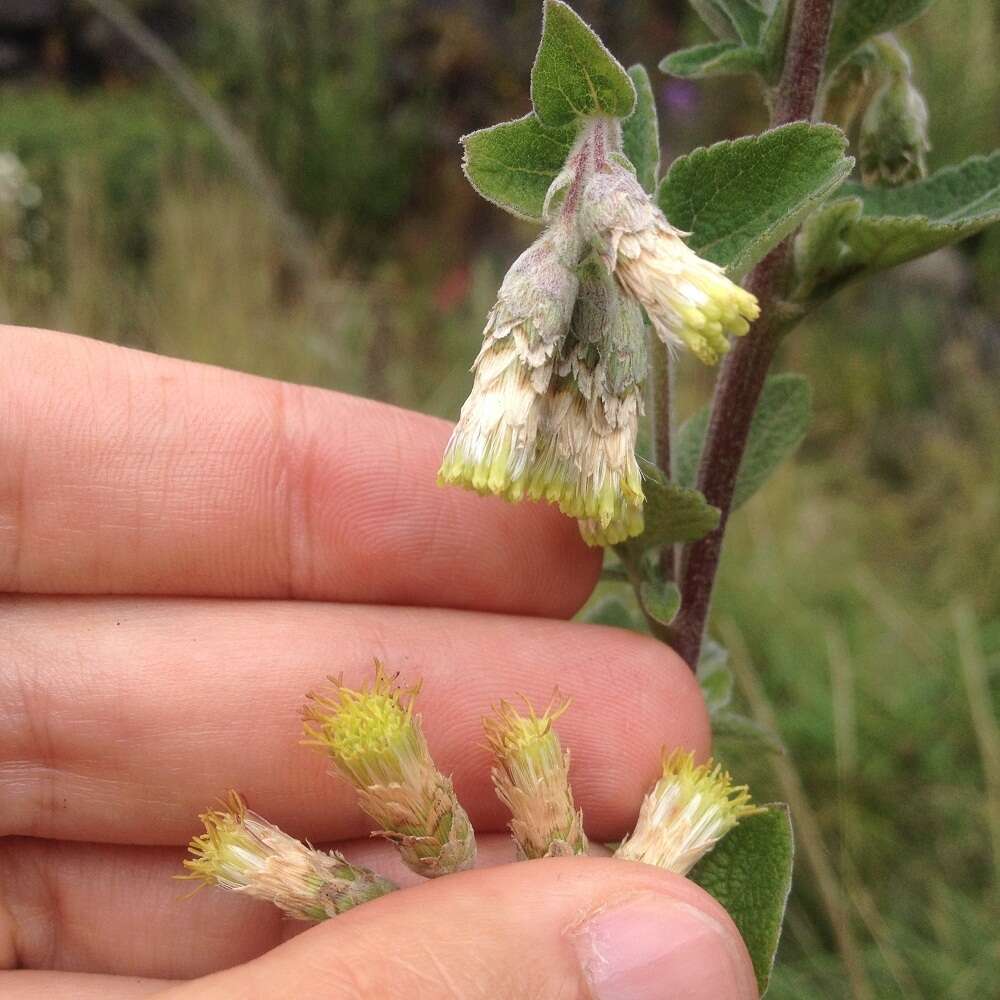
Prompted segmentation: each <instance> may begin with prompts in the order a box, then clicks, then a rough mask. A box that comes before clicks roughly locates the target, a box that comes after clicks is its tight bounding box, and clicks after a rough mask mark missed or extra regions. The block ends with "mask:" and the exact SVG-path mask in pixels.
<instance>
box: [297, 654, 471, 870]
mask: <svg viewBox="0 0 1000 1000" xmlns="http://www.w3.org/2000/svg"><path fill="white" fill-rule="evenodd" d="M334 685H335V686H334V691H333V694H332V695H320V694H311V695H310V696H309V704H308V706H307V707H306V710H305V715H306V723H305V735H306V742H307V743H308V744H310V745H312V746H316V747H319V748H320V749H322V750H324V751H326V753H327V754H328V755H329V757H330V759H331V760H332V761H333V763H334V765H335V766H336V768H337V770H338V771H339V772H340V773H341V774H342V775H343V776H344V777H345V778H347V779H348V780H349V781H350V782H351V783H352V784H353V785H354V787H355V789H356V790H357V794H358V804H359V805H360V806H361V808H362V809H363V810H364V812H366V813H367V814H368V815H369V816H370V817H371V818H372V819H373V820H374V821H375V822H376V823H377V824H378V826H379V828H380V829H379V830H378V833H379V834H381V835H382V836H383V837H385V838H386V839H388V840H391V841H392V842H393V843H394V844H395V845H396V846H397V847H398V848H399V853H400V857H401V858H402V860H403V862H404V863H405V864H406V866H407V867H408V868H410V869H411V870H412V871H414V872H416V873H417V874H418V875H422V876H423V877H424V878H436V877H438V876H439V875H448V874H450V873H451V872H456V871H462V870H463V869H465V868H471V867H472V865H473V863H474V862H475V860H476V839H475V835H474V833H473V830H472V824H471V823H470V822H469V817H468V815H467V814H466V812H465V810H464V809H463V808H462V806H461V805H460V804H459V801H458V799H457V798H456V796H455V790H454V788H453V787H452V783H451V779H450V778H447V777H445V776H444V775H443V774H442V773H441V772H440V771H439V770H438V769H437V768H436V767H435V766H434V761H433V760H432V759H431V755H430V751H429V750H428V749H427V741H426V740H425V739H424V734H423V731H422V729H421V726H420V716H419V715H414V714H413V699H414V697H415V696H416V694H417V689H416V688H413V689H409V690H403V689H401V688H400V687H399V686H398V685H397V684H396V683H395V682H394V680H393V679H392V678H390V677H386V675H385V672H384V671H383V670H382V667H381V665H380V664H378V663H376V670H375V680H374V682H373V683H372V685H371V686H370V687H367V686H366V687H363V688H362V689H361V690H359V691H353V690H351V689H350V688H348V687H345V686H344V684H343V683H342V682H340V681H334Z"/></svg>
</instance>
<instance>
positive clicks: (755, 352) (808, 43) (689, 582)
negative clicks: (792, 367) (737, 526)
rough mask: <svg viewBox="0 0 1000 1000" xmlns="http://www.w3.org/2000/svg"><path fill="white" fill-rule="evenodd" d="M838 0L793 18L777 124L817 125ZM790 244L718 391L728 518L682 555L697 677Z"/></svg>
mask: <svg viewBox="0 0 1000 1000" xmlns="http://www.w3.org/2000/svg"><path fill="white" fill-rule="evenodd" d="M832 8H833V0H798V2H797V3H796V4H795V10H794V12H793V14H792V23H791V27H790V28H789V36H788V45H787V47H786V50H785V51H786V55H785V66H784V69H783V70H782V74H781V80H780V81H779V83H778V87H777V90H776V93H775V97H774V107H773V111H772V114H771V125H772V126H773V127H774V126H778V125H787V124H788V123H789V122H793V121H800V120H803V119H805V120H808V119H811V118H812V116H813V113H814V110H815V106H816V96H817V93H818V90H819V85H820V80H821V79H822V76H823V66H824V63H825V62H826V46H827V39H828V37H829V34H830V17H831V12H832ZM790 246H791V238H790V237H789V239H787V240H785V241H784V242H783V243H781V244H779V245H778V246H777V247H775V248H774V249H773V250H772V251H771V252H770V253H769V254H768V255H767V256H766V257H765V258H764V259H763V260H762V261H760V263H758V264H757V266H756V267H755V268H754V269H753V271H752V272H751V273H750V276H749V278H748V279H747V282H746V286H747V288H748V289H749V290H750V291H752V292H753V293H754V295H756V296H757V300H758V302H759V303H760V307H761V318H760V319H759V320H757V322H756V323H754V325H753V329H752V330H751V331H750V333H749V334H747V336H746V337H744V338H742V339H741V340H739V341H738V342H737V344H736V346H735V347H734V348H733V350H732V352H731V353H730V355H729V356H728V358H727V359H726V362H725V364H724V365H723V367H722V371H721V372H720V374H719V378H718V381H717V382H716V385H715V396H714V399H713V402H712V416H711V419H710V421H709V426H708V433H707V435H706V441H705V447H704V450H703V451H702V455H701V465H700V466H699V469H698V488H699V489H700V490H701V491H702V493H704V494H705V497H706V498H707V500H708V502H709V503H711V504H714V505H715V506H716V507H718V508H719V510H720V511H721V512H722V517H721V519H720V521H719V527H718V528H716V530H715V531H713V532H712V533H711V534H710V535H707V536H706V537H705V538H703V539H701V540H700V541H697V542H694V543H692V544H691V545H690V546H689V547H688V548H687V550H686V551H685V553H684V559H683V565H682V568H681V595H682V604H681V612H680V614H679V615H678V617H677V620H676V621H675V622H674V624H673V626H672V628H671V633H672V638H673V640H674V641H673V645H674V648H675V649H676V650H677V652H678V653H679V654H680V655H681V657H682V658H683V659H684V660H685V661H686V662H687V663H688V664H689V665H690V666H691V668H692V670H693V669H694V668H695V666H696V665H697V663H698V656H699V654H700V652H701V642H702V637H703V635H704V632H705V622H706V620H707V618H708V610H709V606H710V604H711V600H712V589H713V587H714V585H715V577H716V573H717V572H718V569H719V558H720V556H721V554H722V540H723V537H724V535H725V530H726V522H727V521H728V518H729V511H730V508H731V507H732V501H733V490H734V489H735V486H736V476H737V473H738V472H739V468H740V463H741V462H742V460H743V452H744V451H745V449H746V444H747V437H748V435H749V433H750V422H751V420H752V419H753V414H754V410H756V408H757V403H758V402H759V400H760V394H761V391H762V390H763V388H764V379H765V377H766V376H767V370H768V368H770V366H771V361H772V360H773V359H774V352H775V350H776V348H777V345H778V341H779V339H780V336H779V335H780V332H781V330H780V328H781V322H780V321H779V319H778V317H777V311H776V306H777V303H778V300H779V298H780V297H781V295H782V293H783V291H784V283H785V279H786V277H787V265H788V257H789V249H790Z"/></svg>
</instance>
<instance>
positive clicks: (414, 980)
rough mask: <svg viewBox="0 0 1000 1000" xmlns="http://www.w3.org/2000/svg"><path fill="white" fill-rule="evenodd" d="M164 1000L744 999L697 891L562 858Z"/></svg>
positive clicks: (361, 920) (712, 912) (458, 879)
mask: <svg viewBox="0 0 1000 1000" xmlns="http://www.w3.org/2000/svg"><path fill="white" fill-rule="evenodd" d="M164 996H165V997H166V996H169V997H171V998H172V1000H217V998H218V1000H222V998H227V1000H231V998H233V997H240V998H246V1000H253V998H257V997H260V998H264V997H267V998H269V1000H270V998H274V1000H282V998H289V1000H290V998H293V997H294V998H298V997H303V996H323V997H329V998H330V1000H339V998H341V997H343V998H351V1000H359V998H369V997H370V998H378V1000H383V998H386V997H407V998H412V1000H425V998H426V1000H430V998H437V997H448V998H452V1000H454V998H457V997H490V998H491V1000H523V998H524V997H533V998H537V1000H547V998H553V1000H555V998H559V1000H569V998H574V997H581V998H582V997H593V998H596V1000H647V998H648V1000H653V998H656V1000H671V998H677V1000H681V998H683V1000H751V998H756V997H757V988H756V985H755V981H754V975H753V970H752V968H751V965H750V959H749V957H748V955H747V952H746V948H745V947H744V945H743V942H742V940H741V938H740V936H739V933H738V932H737V930H736V928H735V927H734V926H733V924H732V922H731V921H730V920H729V917H728V916H727V915H726V913H725V911H724V910H723V909H722V908H721V907H720V906H719V905H718V904H717V903H716V902H715V901H714V900H713V899H712V898H711V897H710V896H708V895H707V894H706V893H705V892H703V891H702V890H701V889H699V888H698V886H696V885H695V884H694V883H692V882H689V881H687V880H686V879H683V878H680V877H679V876H676V875H671V874H669V873H667V872H664V871H660V870H659V869H657V868H653V867H651V866H649V865H641V864H633V863H630V862H625V861H619V860H613V859H608V858H561V859H552V860H543V861H531V862H527V863H521V864H516V865H506V866H503V867H497V868H484V869H479V870H476V871H470V872H464V873H462V874H460V875H453V876H449V877H448V878H443V879H438V880H436V881H433V882H427V883H424V884H422V885H419V886H416V887H414V888H412V889H405V890H402V891H400V892H395V893H392V894H390V895H388V896H385V897H383V898H381V899H378V900H375V901H374V902H371V903H366V904H365V905H364V906H361V907H359V908H358V909H355V910H350V911H348V912H347V913H345V914H343V915H341V916H339V917H335V918H334V919H333V920H330V921H328V922H327V923H324V924H321V925H320V926H318V927H315V928H312V929H311V930H309V931H307V932H306V933H304V934H300V935H299V936H297V937H295V938H293V939H292V940H291V941H288V942H286V943H285V944H283V945H281V946H280V947H278V948H276V949H274V950H273V951H271V952H269V953H268V954H266V955H264V956H262V957H261V958H258V959H256V960H254V961H252V962H249V963H248V964H246V965H243V966H239V967H238V968H235V969H230V970H228V971H226V972H221V973H217V974H215V975H213V976H209V977H207V978H205V979H201V980H196V981H195V982H192V983H188V984H185V985H183V986H179V987H177V988H175V989H173V990H171V991H169V993H168V994H166V995H164Z"/></svg>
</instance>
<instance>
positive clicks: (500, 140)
mask: <svg viewBox="0 0 1000 1000" xmlns="http://www.w3.org/2000/svg"><path fill="white" fill-rule="evenodd" d="M575 133H576V130H575V128H564V129H553V128H547V127H546V126H545V125H543V124H542V123H541V122H540V121H539V120H538V119H537V118H536V117H535V115H533V114H527V115H525V116H524V117H523V118H518V119H517V120H516V121H512V122H502V123H501V124H499V125H493V126H491V127H490V128H484V129H480V130H479V131H478V132H470V133H469V134H468V135H465V136H462V145H463V146H464V147H465V156H464V157H463V159H462V169H463V170H464V171H465V176H466V177H467V178H468V179H469V183H470V184H471V185H472V186H473V187H474V188H475V189H476V190H477V191H478V192H479V193H480V194H481V195H482V196H483V197H484V198H485V199H486V200H487V201H491V202H493V204H494V205H498V206H499V207H500V208H503V209H506V210H507V211H508V212H510V213H511V214H513V215H516V216H517V217H518V218H521V219H529V220H531V221H532V222H540V221H541V220H542V206H543V205H544V203H545V195H546V192H547V191H548V190H549V187H550V186H551V184H552V182H553V181H554V180H555V179H556V175H557V174H558V173H559V172H560V170H562V167H563V164H564V163H565V162H566V157H567V156H568V155H569V150H570V147H571V146H572V144H573V139H574V138H575Z"/></svg>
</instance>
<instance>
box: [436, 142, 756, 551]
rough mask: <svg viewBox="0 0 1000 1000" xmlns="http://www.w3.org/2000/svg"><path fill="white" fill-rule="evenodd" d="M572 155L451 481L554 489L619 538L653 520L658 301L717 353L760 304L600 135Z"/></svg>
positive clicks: (461, 441)
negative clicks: (649, 484)
mask: <svg viewBox="0 0 1000 1000" xmlns="http://www.w3.org/2000/svg"><path fill="white" fill-rule="evenodd" d="M602 127H606V123H605V125H604V126H602ZM602 134H603V133H602ZM585 135H586V134H585ZM605 138H606V137H605ZM601 148H602V149H603V148H604V145H603V144H602V146H601ZM567 164H572V165H573V166H572V168H571V167H570V166H567V168H566V169H564V170H563V172H562V173H561V174H560V176H559V178H558V179H557V181H556V184H555V185H554V187H556V186H558V187H559V191H558V192H557V194H558V195H559V198H555V197H553V198H552V199H551V201H552V202H555V201H560V204H561V206H562V207H561V209H559V210H558V215H557V217H556V218H555V219H554V220H553V221H552V222H551V224H550V225H549V227H548V228H547V229H546V230H545V231H544V232H543V233H542V235H541V236H540V237H539V238H538V239H537V240H536V241H535V243H533V244H532V245H531V246H530V247H529V248H528V249H527V250H526V251H525V252H524V253H523V254H522V255H521V256H520V257H519V258H518V259H517V261H515V263H514V265H513V266H512V267H511V269H510V271H509V272H508V273H507V276H506V278H505V279H504V281H503V284H502V285H501V286H500V291H499V293H498V296H497V303H496V305H495V306H494V307H493V309H492V310H491V312H490V315H489V318H488V319H487V323H486V330H485V333H484V341H483V346H482V349H481V350H480V352H479V355H478V357H477V358H476V360H475V363H474V364H473V368H472V370H473V373H474V382H473V388H472V392H471V394H470V395H469V398H468V400H467V401H466V403H465V405H464V406H463V407H462V413H461V416H460V418H459V421H458V424H457V426H456V427H455V430H454V433H453V434H452V437H451V440H450V441H449V443H448V446H447V449H446V451H445V455H444V460H443V462H442V465H441V470H440V473H439V481H440V482H441V483H442V484H451V485H457V486H463V487H466V488H469V489H473V490H476V491H478V492H480V493H492V494H496V495H498V496H502V497H504V498H506V499H507V500H511V501H519V500H524V499H530V500H548V501H550V502H552V503H555V504H557V505H558V506H559V509H560V510H561V511H562V512H563V513H564V514H567V515H569V516H570V517H575V518H577V519H578V520H579V522H580V529H581V533H582V534H583V537H584V539H585V540H586V541H587V542H588V544H591V545H610V544H615V543H617V542H620V541H623V540H625V539H626V538H629V537H631V536H633V535H637V534H639V533H640V532H641V531H642V528H643V518H642V506H643V500H644V498H643V492H642V482H641V477H640V473H639V467H638V464H637V463H636V459H635V444H636V436H637V433H638V427H639V418H640V416H642V413H643V381H644V379H645V376H646V370H647V359H646V342H645V328H644V323H643V311H645V314H646V316H647V317H648V318H649V322H650V323H651V324H652V327H653V329H654V330H655V332H656V334H657V335H658V336H659V337H660V338H661V340H663V341H664V342H665V343H667V344H670V345H672V346H673V345H686V346H687V347H688V348H690V349H691V351H692V352H693V353H694V354H695V355H696V356H697V357H698V358H699V359H700V360H702V361H704V362H705V363H707V364H714V363H715V362H716V361H717V360H718V359H719V357H720V356H721V355H722V354H724V353H725V352H726V351H727V350H728V349H729V341H728V339H727V338H728V336H729V335H735V336H739V335H742V334H744V333H746V332H747V330H748V329H749V324H750V322H751V321H752V320H754V319H755V318H756V317H757V314H758V308H757V302H756V299H755V298H754V297H753V295H751V294H750V293H749V292H747V291H744V290H743V289H742V288H740V287H739V286H737V285H735V284H733V282H731V281H730V280H729V279H728V278H727V277H726V276H725V274H724V273H723V271H722V269H721V268H719V267H718V266H716V265H715V264H712V263H710V262H709V261H705V260H702V259H701V258H700V257H698V256H697V254H695V253H694V252H693V251H692V250H690V249H689V248H688V246H687V245H686V244H685V243H684V241H683V239H682V236H683V234H682V233H680V232H679V231H678V230H676V229H674V228H673V227H672V226H671V225H670V223H669V222H668V221H667V219H666V217H665V216H664V215H663V213H662V212H661V211H660V209H659V208H658V207H657V206H656V205H655V204H654V203H653V202H652V201H651V200H650V198H649V196H648V195H647V194H646V192H645V191H644V190H643V189H642V187H641V185H640V184H639V182H638V181H637V180H636V178H635V176H634V175H633V174H632V173H631V172H630V171H629V170H628V169H627V168H626V167H624V166H622V165H621V164H619V163H618V162H616V161H615V160H614V159H613V158H610V159H609V158H604V156H603V155H602V157H601V159H600V162H598V161H597V154H596V153H594V152H593V151H589V150H588V147H587V143H586V141H585V140H584V141H583V142H582V143H578V145H577V146H576V147H575V148H574V152H573V154H572V155H571V157H570V159H569V160H567ZM560 199H561V200H560Z"/></svg>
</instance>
